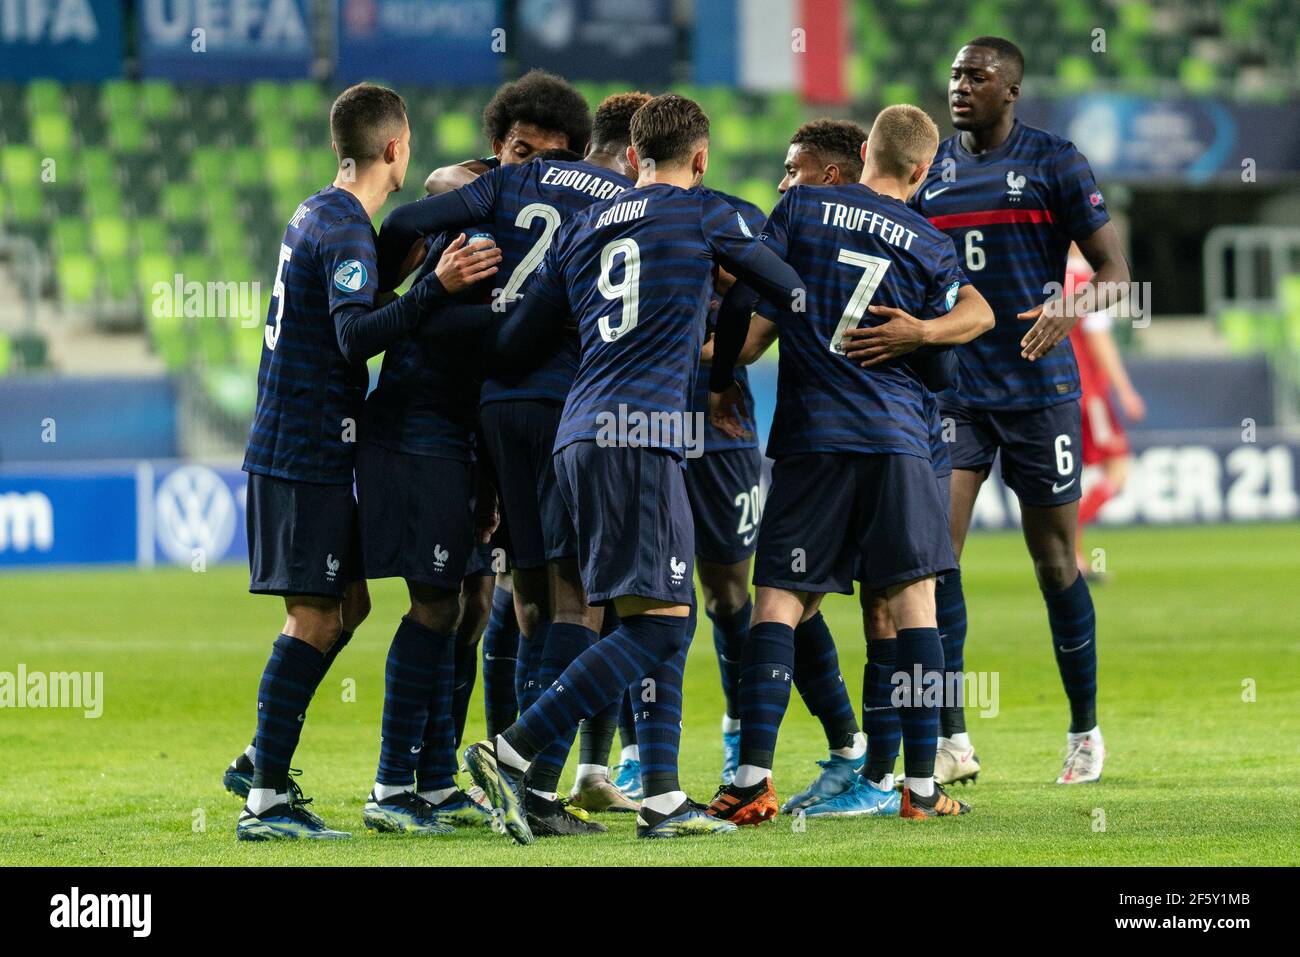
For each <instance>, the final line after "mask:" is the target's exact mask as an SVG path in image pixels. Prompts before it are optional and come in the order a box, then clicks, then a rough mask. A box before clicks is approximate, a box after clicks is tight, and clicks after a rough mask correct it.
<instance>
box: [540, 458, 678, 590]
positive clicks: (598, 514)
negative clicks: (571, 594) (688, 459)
mask: <svg viewBox="0 0 1300 957" xmlns="http://www.w3.org/2000/svg"><path fill="white" fill-rule="evenodd" d="M555 474H556V477H557V478H558V479H559V483H560V494H561V495H563V496H564V502H565V505H566V506H567V507H568V509H569V514H570V515H571V516H572V518H573V525H574V529H575V530H576V532H577V542H578V567H579V569H580V570H581V573H582V584H583V587H584V588H586V590H587V600H588V601H589V602H591V603H592V604H593V605H594V604H596V603H597V602H601V601H607V600H608V599H611V598H621V597H623V596H624V595H633V596H636V597H638V598H653V599H657V600H659V601H668V602H673V603H675V604H682V605H689V604H690V603H691V602H692V601H693V600H694V597H695V582H694V578H693V575H694V568H693V563H694V560H695V528H694V523H693V522H692V521H691V503H690V501H689V500H688V499H687V497H686V474H685V471H684V470H683V469H682V466H681V463H680V462H679V461H678V460H677V459H676V458H674V457H673V456H672V455H670V454H669V453H668V452H665V451H663V450H662V449H654V448H624V447H613V448H607V447H602V446H599V445H597V444H596V443H595V442H574V443H572V444H571V445H566V446H565V447H564V448H562V449H560V451H558V452H556V453H555Z"/></svg>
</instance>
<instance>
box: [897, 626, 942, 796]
mask: <svg viewBox="0 0 1300 957" xmlns="http://www.w3.org/2000/svg"><path fill="white" fill-rule="evenodd" d="M894 643H895V644H896V645H897V650H896V652H895V654H896V655H897V660H896V662H895V667H894V672H895V674H896V675H897V674H902V675H905V676H906V684H905V685H904V686H903V687H904V688H905V689H906V693H901V692H900V693H899V698H900V699H901V704H900V706H899V707H898V720H899V724H900V725H901V727H902V732H903V773H904V774H905V775H907V777H909V778H930V777H934V752H935V748H936V747H937V745H938V739H939V705H940V703H941V701H942V697H941V696H940V695H938V694H937V693H936V692H935V691H933V690H932V691H930V692H929V693H928V694H927V693H925V692H926V690H927V688H930V686H931V684H932V683H941V682H942V681H943V643H942V642H941V641H939V629H938V628H900V629H899V630H898V637H897V638H895V639H894ZM918 673H919V675H920V683H919V684H918V682H917V675H918ZM940 690H942V689H940ZM936 699H937V700H936Z"/></svg>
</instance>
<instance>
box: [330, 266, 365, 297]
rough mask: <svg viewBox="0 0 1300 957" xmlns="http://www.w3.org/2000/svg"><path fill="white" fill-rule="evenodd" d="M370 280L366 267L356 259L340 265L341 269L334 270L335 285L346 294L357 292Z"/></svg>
mask: <svg viewBox="0 0 1300 957" xmlns="http://www.w3.org/2000/svg"><path fill="white" fill-rule="evenodd" d="M369 278H370V274H369V273H367V272H366V267H365V266H363V265H361V263H359V262H357V261H356V260H355V259H348V260H346V261H344V262H341V263H339V268H338V269H336V270H334V285H336V286H338V287H339V288H340V289H342V290H343V291H344V292H357V291H358V290H359V289H361V287H362V286H364V285H365V284H366V280H367V279H369Z"/></svg>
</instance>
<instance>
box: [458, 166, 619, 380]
mask: <svg viewBox="0 0 1300 957" xmlns="http://www.w3.org/2000/svg"><path fill="white" fill-rule="evenodd" d="M631 187H632V181H631V180H629V179H628V178H627V177H625V176H622V175H620V174H618V173H616V172H614V171H613V170H609V169H605V168H604V167H601V166H593V165H592V164H591V163H587V162H583V161H578V162H562V161H550V160H532V161H530V162H528V163H519V164H515V165H510V166H500V167H498V168H496V169H494V170H491V171H489V172H487V173H484V174H483V175H482V176H480V177H479V178H478V179H476V180H475V181H474V182H472V183H470V184H468V185H466V186H462V187H461V188H460V189H459V190H458V191H457V192H458V194H459V195H460V196H461V198H462V199H463V200H464V201H465V205H466V207H467V208H468V209H469V215H470V216H471V217H472V218H473V221H475V222H485V223H489V224H490V225H491V227H492V231H493V232H494V233H495V235H496V236H497V245H498V246H500V247H501V265H500V267H499V270H498V272H497V274H496V276H494V277H493V278H494V279H496V280H497V283H496V284H497V286H498V287H499V288H500V289H501V290H502V292H501V297H502V300H503V301H504V302H507V303H508V302H511V301H513V300H515V299H518V298H519V297H520V295H522V292H523V289H524V284H525V282H526V281H527V280H528V277H529V276H530V275H531V274H532V272H533V270H534V269H536V268H537V266H538V264H540V263H541V261H542V257H543V256H544V255H545V254H546V250H547V249H548V248H549V247H550V245H551V242H552V241H553V239H554V238H555V233H556V230H557V229H559V227H560V224H561V223H563V222H564V221H565V220H567V219H568V218H569V217H570V216H572V215H573V214H574V213H576V212H577V211H579V210H581V209H586V208H587V207H588V206H590V205H591V204H592V203H595V202H597V201H599V200H603V199H610V198H612V197H614V196H617V195H618V194H619V193H621V192H623V191H624V190H626V189H630V188H631ZM577 369H578V342H577V339H576V338H575V337H573V336H564V337H563V339H562V340H561V341H560V342H559V343H558V344H557V346H556V348H555V350H554V352H553V353H552V354H551V355H550V356H549V357H548V358H547V360H546V361H545V362H543V363H542V364H541V365H539V366H537V367H536V368H535V369H533V370H532V371H531V372H529V373H528V374H527V375H525V376H523V377H522V378H519V379H512V380H509V381H506V380H502V379H494V378H489V379H488V380H487V381H486V382H485V383H484V385H483V396H482V401H483V402H504V401H508V400H515V399H542V400H547V401H551V402H563V401H564V399H565V397H566V396H567V395H568V394H569V386H571V385H572V384H573V376H574V374H575V373H576V372H577Z"/></svg>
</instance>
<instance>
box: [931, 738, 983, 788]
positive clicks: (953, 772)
mask: <svg viewBox="0 0 1300 957" xmlns="http://www.w3.org/2000/svg"><path fill="white" fill-rule="evenodd" d="M979 773H980V762H979V759H978V758H976V757H975V746H974V745H970V744H968V745H967V746H966V747H964V748H963V747H961V746H960V745H958V744H957V742H955V741H953V740H952V738H940V739H939V742H938V748H937V749H936V750H935V752H934V779H935V780H936V781H938V782H939V783H940V784H956V783H957V782H958V781H961V782H964V783H970V784H974V783H975V778H976V777H977V776H978V775H979Z"/></svg>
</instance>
